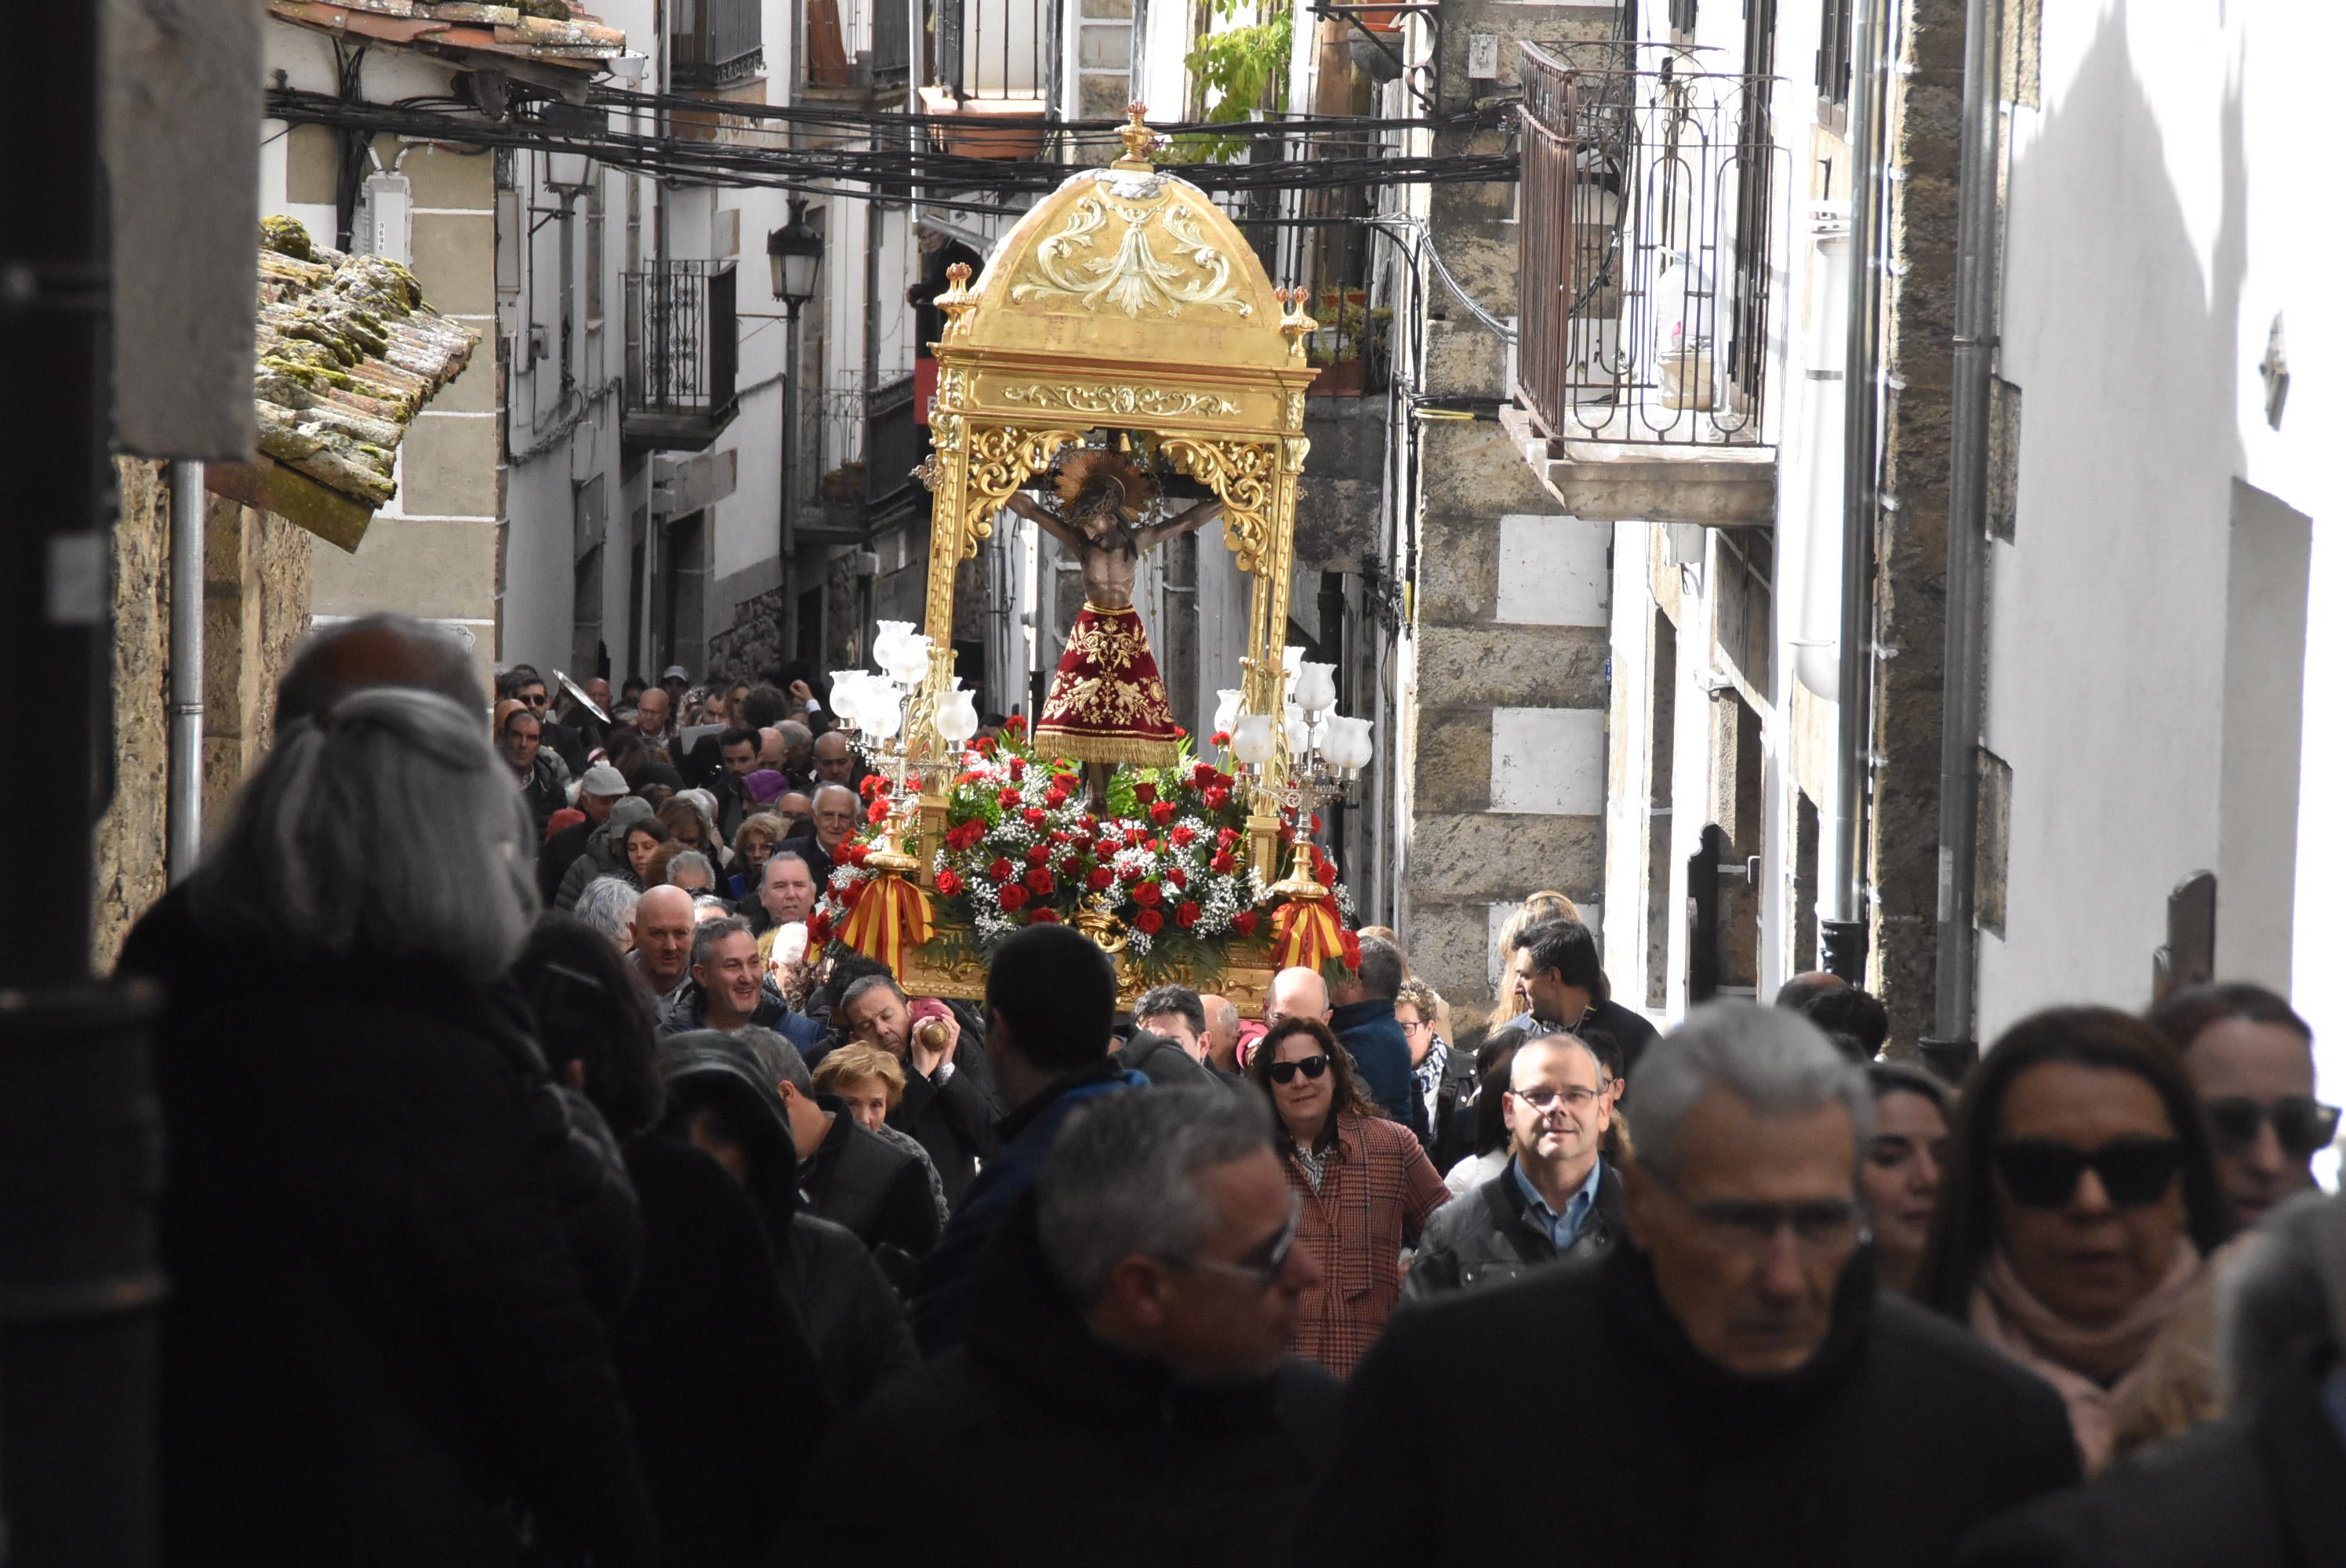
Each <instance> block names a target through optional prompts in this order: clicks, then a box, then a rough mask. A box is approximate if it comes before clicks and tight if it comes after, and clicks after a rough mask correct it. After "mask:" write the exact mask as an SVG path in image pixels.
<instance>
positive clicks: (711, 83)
mask: <svg viewBox="0 0 2346 1568" xmlns="http://www.w3.org/2000/svg"><path fill="white" fill-rule="evenodd" d="M668 25H669V29H670V30H669V34H668V47H669V50H670V51H671V52H670V55H669V58H668V79H669V80H670V81H671V82H672V83H673V84H674V85H675V86H677V87H682V88H685V89H688V90H690V89H693V88H709V87H730V86H732V85H733V84H734V83H736V82H739V81H742V80H745V79H746V78H748V77H750V76H753V75H755V74H756V72H757V70H758V68H759V66H760V65H761V64H763V63H764V58H765V51H764V42H765V40H764V36H763V31H762V29H763V22H762V10H761V7H760V5H759V0H669V9H668Z"/></svg>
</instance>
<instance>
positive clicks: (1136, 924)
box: [1132, 910, 1165, 936]
mask: <svg viewBox="0 0 2346 1568" xmlns="http://www.w3.org/2000/svg"><path fill="white" fill-rule="evenodd" d="M1132 928H1133V930H1135V931H1137V932H1140V933H1141V934H1142V935H1144V936H1155V935H1156V934H1157V933H1158V932H1160V931H1163V930H1164V929H1165V916H1164V914H1163V913H1162V912H1161V911H1158V910H1142V911H1140V912H1139V913H1138V914H1137V915H1135V916H1133V917H1132Z"/></svg>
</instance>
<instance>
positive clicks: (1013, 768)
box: [1010, 757, 1026, 779]
mask: <svg viewBox="0 0 2346 1568" xmlns="http://www.w3.org/2000/svg"><path fill="white" fill-rule="evenodd" d="M1010 777H1012V778H1013V779H1024V778H1025V777H1026V760H1025V758H1023V757H1014V758H1012V759H1010Z"/></svg>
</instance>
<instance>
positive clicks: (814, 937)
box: [807, 910, 831, 949]
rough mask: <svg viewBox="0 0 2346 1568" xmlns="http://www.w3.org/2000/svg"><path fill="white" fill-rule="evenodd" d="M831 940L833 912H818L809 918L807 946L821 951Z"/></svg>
mask: <svg viewBox="0 0 2346 1568" xmlns="http://www.w3.org/2000/svg"><path fill="white" fill-rule="evenodd" d="M830 940H831V911H828V910H817V911H814V913H813V914H811V915H809V916H808V917H807V946H809V947H810V948H816V949H820V948H821V946H822V944H823V943H824V942H829V941H830Z"/></svg>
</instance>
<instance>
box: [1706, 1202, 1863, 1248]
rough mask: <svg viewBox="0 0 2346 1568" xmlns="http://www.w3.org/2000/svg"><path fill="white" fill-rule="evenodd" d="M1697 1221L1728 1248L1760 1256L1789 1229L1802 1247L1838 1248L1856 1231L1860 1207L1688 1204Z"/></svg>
mask: <svg viewBox="0 0 2346 1568" xmlns="http://www.w3.org/2000/svg"><path fill="white" fill-rule="evenodd" d="M1688 1207H1690V1208H1692V1209H1693V1210H1694V1215H1695V1217H1696V1218H1697V1219H1699V1220H1700V1221H1702V1223H1703V1225H1704V1226H1705V1227H1707V1228H1708V1229H1709V1231H1710V1232H1711V1234H1712V1235H1713V1236H1714V1237H1717V1238H1718V1239H1719V1241H1720V1242H1722V1243H1724V1244H1725V1245H1726V1246H1728V1247H1732V1248H1734V1249H1736V1250H1739V1251H1750V1252H1757V1251H1758V1250H1760V1248H1761V1247H1765V1246H1767V1245H1768V1244H1769V1243H1770V1241H1773V1240H1774V1239H1775V1238H1776V1236H1777V1234H1778V1233H1779V1232H1780V1231H1781V1230H1783V1229H1784V1228H1785V1227H1788V1226H1789V1227H1790V1228H1791V1232H1792V1239H1793V1240H1794V1241H1796V1242H1798V1243H1799V1244H1800V1246H1802V1247H1815V1248H1817V1249H1819V1250H1822V1249H1823V1248H1826V1247H1837V1246H1839V1245H1841V1243H1843V1242H1845V1241H1847V1240H1849V1239H1850V1237H1851V1235H1852V1234H1853V1233H1854V1232H1855V1231H1856V1229H1857V1204H1856V1202H1855V1201H1854V1200H1853V1199H1851V1198H1845V1197H1841V1198H1831V1197H1826V1198H1811V1199H1810V1200H1809V1201H1808V1202H1806V1203H1747V1202H1744V1201H1743V1200H1741V1199H1739V1198H1718V1199H1714V1200H1712V1201H1710V1202H1708V1203H1697V1204H1689V1205H1688Z"/></svg>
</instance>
